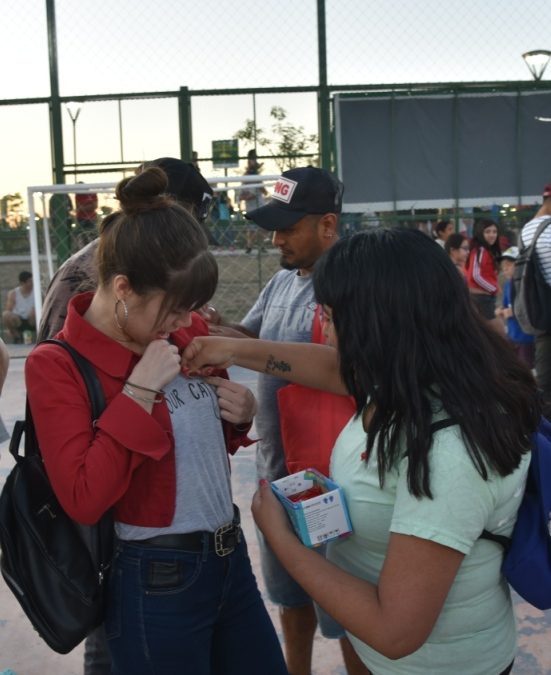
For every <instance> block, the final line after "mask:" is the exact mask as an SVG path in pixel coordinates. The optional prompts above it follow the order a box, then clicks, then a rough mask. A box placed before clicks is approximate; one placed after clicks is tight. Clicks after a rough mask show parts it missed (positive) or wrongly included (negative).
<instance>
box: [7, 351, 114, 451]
mask: <svg viewBox="0 0 551 675" xmlns="http://www.w3.org/2000/svg"><path fill="white" fill-rule="evenodd" d="M48 342H49V343H50V344H55V345H58V346H59V347H62V348H63V349H65V351H66V352H68V353H69V354H70V355H71V357H72V359H73V361H74V362H75V364H76V366H77V368H78V371H79V373H80V375H81V377H82V380H83V382H84V384H85V386H86V391H87V392H88V398H89V399H90V405H91V408H92V423H93V424H94V423H95V422H96V420H97V419H98V417H99V416H100V415H101V413H102V412H103V410H104V409H105V396H104V394H103V389H102V388H101V384H100V381H99V379H98V376H97V373H96V369H95V368H94V367H93V366H92V364H91V363H90V362H89V361H88V360H87V359H85V358H84V356H82V354H80V353H79V352H77V350H76V349H75V348H74V347H71V345H70V344H68V343H67V342H64V341H63V340H56V339H55V338H52V339H49V340H43V341H42V342H41V343H40V344H43V343H48ZM23 434H25V456H26V457H30V456H31V455H36V454H39V450H38V448H39V445H38V440H37V438H36V431H35V427H34V422H33V417H32V413H31V408H30V406H29V401H28V399H27V402H26V406H25V419H24V420H19V421H18V422H16V423H15V426H14V428H13V433H12V437H11V441H10V453H11V454H12V455H13V457H14V459H15V460H16V461H17V458H18V457H19V456H20V455H19V446H20V444H21V437H22V436H23Z"/></svg>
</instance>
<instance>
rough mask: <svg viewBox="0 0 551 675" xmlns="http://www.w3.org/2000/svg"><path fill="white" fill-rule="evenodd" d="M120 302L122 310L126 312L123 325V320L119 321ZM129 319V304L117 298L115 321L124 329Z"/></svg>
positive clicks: (118, 326)
mask: <svg viewBox="0 0 551 675" xmlns="http://www.w3.org/2000/svg"><path fill="white" fill-rule="evenodd" d="M119 302H120V303H121V304H122V311H123V313H124V319H123V322H122V325H121V322H120V321H119V313H118V306H119ZM127 321H128V305H127V304H126V302H125V301H124V300H122V299H121V298H117V300H116V302H115V323H116V324H117V328H119V329H120V330H122V331H124V327H125V326H126V322H127Z"/></svg>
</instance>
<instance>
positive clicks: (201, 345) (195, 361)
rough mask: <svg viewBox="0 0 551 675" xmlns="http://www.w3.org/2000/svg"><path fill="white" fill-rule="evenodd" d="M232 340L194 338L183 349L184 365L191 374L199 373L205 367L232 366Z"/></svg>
mask: <svg viewBox="0 0 551 675" xmlns="http://www.w3.org/2000/svg"><path fill="white" fill-rule="evenodd" d="M232 345H233V340H231V339H229V338H223V337H206V336H205V337H195V338H193V340H192V341H191V342H190V343H189V345H188V346H187V347H186V348H185V349H184V351H183V354H182V357H183V361H184V365H185V366H186V368H188V370H189V372H190V374H191V373H201V372H202V369H203V368H204V367H205V366H217V367H218V368H229V367H230V366H231V365H233V358H234V357H233V349H232Z"/></svg>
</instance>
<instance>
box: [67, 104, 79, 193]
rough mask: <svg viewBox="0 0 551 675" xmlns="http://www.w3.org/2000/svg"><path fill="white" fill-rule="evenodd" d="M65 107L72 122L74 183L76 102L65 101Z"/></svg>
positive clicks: (77, 107) (77, 110)
mask: <svg viewBox="0 0 551 675" xmlns="http://www.w3.org/2000/svg"><path fill="white" fill-rule="evenodd" d="M65 107H66V108H67V112H68V113H69V117H70V118H71V122H72V123H73V164H74V165H75V183H76V182H77V120H78V116H79V115H80V106H79V105H78V103H66V104H65Z"/></svg>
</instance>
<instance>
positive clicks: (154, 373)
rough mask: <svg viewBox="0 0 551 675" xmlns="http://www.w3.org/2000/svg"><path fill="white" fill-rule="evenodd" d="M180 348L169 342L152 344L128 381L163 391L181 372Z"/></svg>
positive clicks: (154, 342)
mask: <svg viewBox="0 0 551 675" xmlns="http://www.w3.org/2000/svg"><path fill="white" fill-rule="evenodd" d="M180 361H181V358H180V354H179V353H178V347H176V345H173V344H170V343H169V342H168V341H167V340H153V342H150V343H149V344H148V345H147V347H146V349H145V351H144V353H143V356H142V358H141V359H140V360H139V361H138V363H137V364H136V366H135V368H134V370H133V371H132V373H131V374H130V376H129V377H128V380H129V381H130V382H132V383H134V384H137V385H139V386H140V387H147V388H148V389H162V388H163V387H164V386H165V384H168V383H169V382H170V381H171V380H173V379H174V378H175V377H176V375H178V373H179V372H180V369H181V366H180Z"/></svg>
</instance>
